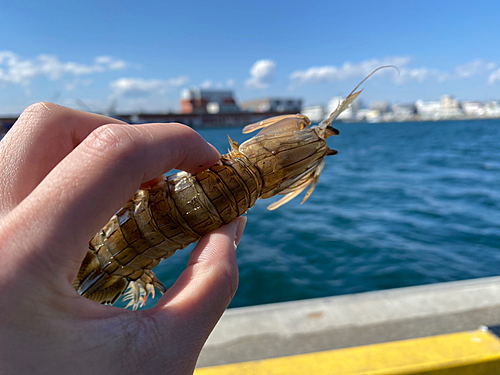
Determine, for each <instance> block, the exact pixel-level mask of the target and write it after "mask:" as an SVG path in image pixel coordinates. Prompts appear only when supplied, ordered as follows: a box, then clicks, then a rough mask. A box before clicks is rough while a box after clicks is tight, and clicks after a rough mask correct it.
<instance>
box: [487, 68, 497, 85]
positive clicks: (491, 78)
mask: <svg viewBox="0 0 500 375" xmlns="http://www.w3.org/2000/svg"><path fill="white" fill-rule="evenodd" d="M496 81H500V69H497V70H495V71H494V72H492V73H491V74H490V76H489V77H488V83H489V84H490V85H492V84H494V83H495V82H496Z"/></svg>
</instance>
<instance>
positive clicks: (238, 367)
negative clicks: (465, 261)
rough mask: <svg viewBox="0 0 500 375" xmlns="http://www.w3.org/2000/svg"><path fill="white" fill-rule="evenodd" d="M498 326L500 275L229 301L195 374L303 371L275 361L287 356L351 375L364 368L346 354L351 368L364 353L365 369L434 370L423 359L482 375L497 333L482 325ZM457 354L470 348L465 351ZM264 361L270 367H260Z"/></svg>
mask: <svg viewBox="0 0 500 375" xmlns="http://www.w3.org/2000/svg"><path fill="white" fill-rule="evenodd" d="M497 325H500V277H492V278H482V279H474V280H466V281H457V282H449V283H441V284H433V285H424V286H416V287H407V288H398V289H392V290H384V291H375V292H367V293H360V294H352V295H343V296H336V297H329V298H319V299H310V300H303V301H293V302H285V303H277V304H269V305H261V306H250V307H243V308H235V309H229V310H227V311H226V313H225V314H224V315H223V317H222V318H221V320H220V322H219V324H218V325H217V327H216V328H215V330H214V332H213V333H212V335H211V336H210V338H209V339H208V341H207V344H206V345H205V347H204V349H203V351H202V353H201V356H200V359H199V361H198V367H199V370H198V371H197V372H196V374H199V375H211V374H226V373H230V372H224V371H225V369H230V370H231V371H233V372H232V373H238V374H254V373H255V374H257V373H258V374H263V375H265V374H285V373H286V374H299V373H307V372H300V371H299V372H290V371H288V372H280V370H279V369H276V368H275V367H276V366H278V365H277V363H279V366H280V367H282V368H284V369H287V368H288V369H290V367H289V366H288V367H287V365H285V363H288V364H289V363H294V364H293V365H292V368H293V367H296V366H299V365H298V364H297V363H303V362H304V361H306V363H309V365H310V366H313V365H314V366H316V367H314V368H317V366H318V365H322V366H323V367H322V368H323V371H320V370H318V372H314V373H315V374H320V375H321V374H356V373H365V372H359V371H360V370H359V368H358V370H356V371H355V372H349V369H348V368H347V370H346V368H345V361H352V363H351V364H350V366H351V367H350V368H351V369H355V368H357V367H356V366H357V365H358V364H359V362H360V361H362V360H363V358H364V360H365V361H366V362H367V363H366V365H367V366H366V368H368V367H370V366H371V367H370V371H372V372H368V371H367V372H366V373H369V374H389V373H390V374H400V373H401V374H403V373H412V374H413V373H415V374H418V373H423V372H424V369H425V371H428V370H429V371H430V370H433V368H432V366H431V367H429V366H428V365H429V363H430V362H429V361H431V362H432V363H434V370H436V371H438V370H439V371H442V370H443V369H444V370H446V371H447V369H450V372H446V371H444V372H425V373H426V374H434V373H436V374H437V373H439V374H448V373H450V374H461V373H470V374H483V373H484V374H488V373H491V372H488V371H490V369H491V368H495V369H497V370H498V371H500V340H498V338H497V337H496V336H495V335H494V334H492V333H491V332H489V331H487V329H486V328H485V327H486V326H489V327H494V326H497ZM481 343H482V344H484V345H485V346H484V348H483V347H482V346H480V345H479V344H481ZM476 344H477V345H476ZM467 345H472V347H471V348H468V347H466V346H467ZM423 348H428V349H425V350H429V348H430V349H431V350H430V351H429V353H427V352H426V354H425V356H426V357H425V358H427V360H426V361H427V362H425V361H424V360H423V359H422V356H421V355H420V356H419V355H417V354H419V353H422V350H424V349H423ZM474 350H476V351H475V352H474ZM412 353H413V354H412ZM464 353H472V354H474V355H472V354H471V355H472V357H470V358H469V357H467V358H466V357H465V354H464ZM366 356H373V358H371V360H370V359H369V357H367V358H365V357H366ZM271 358H272V359H271ZM328 358H335V359H337V360H342V362H335V361H330V360H328ZM356 358H357V359H356ZM384 358H385V360H384ZM391 358H392V359H391ZM403 359H404V361H403V362H405V361H406V362H405V364H404V366H403V365H401V366H403V367H401V368H402V369H403V370H404V369H405V368H406V370H404V371H408V369H413V370H412V372H410V371H408V372H404V371H403V372H397V371H396V370H397V369H396V367H397V366H396V367H394V366H395V363H399V362H401V361H402V360H403ZM438 359H439V360H438ZM278 360H279V361H278ZM268 361H271V362H268ZM273 361H274V362H273ZM276 361H278V362H276ZM290 361H291V362H290ZM297 361H298V362H297ZM318 361H320V362H325V361H326V363H323V364H321V363H317V362H318ZM398 361H399V362H398ZM422 361H424V362H425V363H423V362H422ZM457 361H458V362H457ZM486 362H487V363H489V365H488V366H486V367H485V368H486V369H487V372H484V371H483V370H481V366H483V365H484V363H486ZM273 363H274V365H273ZM457 363H463V364H464V366H465V364H467V366H469V370H470V366H473V367H472V370H471V371H472V372H459V371H458V370H457V368H455V367H453V366H456V365H457ZM231 364H232V365H231ZM452 364H453V365H452ZM266 365H269V366H270V368H273V367H274V368H275V370H273V371H272V372H269V370H265V369H266V368H267V367H266ZM424 365H425V366H424ZM476 365H477V366H478V367H475V366H476ZM490 365H491V366H493V367H489V366H490ZM212 366H215V367H212ZM262 366H263V367H262ZM325 366H327V367H326V368H325ZM391 366H392V367H391ZM405 366H406V367H405ZM408 366H410V367H408ZM426 366H427V367H426ZM495 366H496V367H495ZM320 367H321V366H320ZM296 368H300V366H299V367H296ZM309 368H312V367H309ZM390 368H392V370H390V371H389V369H390ZM464 368H465V367H464ZM248 369H250V370H251V369H254V370H255V369H259V370H258V372H257V370H255V371H254V372H251V371H250V370H248ZM247 370H248V371H247ZM469 370H467V371H469ZM252 371H253V370H252ZM495 373H496V372H495Z"/></svg>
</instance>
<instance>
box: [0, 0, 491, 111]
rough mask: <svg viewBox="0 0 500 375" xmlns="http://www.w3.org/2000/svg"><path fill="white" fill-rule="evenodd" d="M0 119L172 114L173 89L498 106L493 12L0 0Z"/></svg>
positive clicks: (453, 5)
mask: <svg viewBox="0 0 500 375" xmlns="http://www.w3.org/2000/svg"><path fill="white" fill-rule="evenodd" d="M0 10H1V11H0V14H1V15H2V17H1V22H0V114H16V113H19V112H20V111H22V109H23V108H25V107H26V106H27V105H29V104H31V103H34V102H37V101H42V100H43V101H55V102H57V103H58V104H62V105H66V106H70V107H74V108H82V107H85V106H87V107H89V108H90V109H92V110H94V111H103V110H105V109H106V108H107V107H108V106H109V105H110V103H112V102H115V103H116V104H117V108H118V110H119V111H120V112H134V111H138V110H143V111H165V110H178V108H179V98H180V92H181V90H182V89H183V88H190V87H200V86H202V87H207V88H208V87H211V88H230V89H232V90H234V92H235V95H236V98H237V100H239V101H242V100H248V99H253V98H260V97H266V96H286V97H300V98H303V99H304V103H305V104H306V105H310V104H326V103H327V102H328V101H329V100H330V99H331V98H332V97H333V96H338V95H346V94H348V93H349V92H350V91H351V90H352V89H353V88H354V86H356V84H357V83H358V82H359V81H360V80H361V79H363V77H364V76H365V75H366V74H367V72H368V71H370V70H371V69H373V68H375V67H377V66H379V65H382V64H394V65H397V66H398V68H399V70H400V74H399V76H398V75H397V73H396V72H395V70H385V71H381V72H379V73H378V74H377V75H376V76H374V77H373V78H371V79H370V80H369V81H368V82H366V83H365V84H364V87H365V91H364V92H363V94H362V99H363V100H364V102H365V103H368V102H370V101H372V100H388V101H390V102H392V103H405V102H414V101H416V100H417V99H423V100H437V99H439V98H440V96H441V95H444V94H451V95H454V96H455V97H456V98H457V99H459V100H495V99H497V100H500V48H499V46H500V27H499V26H498V25H499V23H500V21H499V19H498V17H499V14H500V2H497V1H474V2H472V1H467V2H465V1H461V0H455V1H438V0H436V1H409V0H407V1H355V2H354V1H349V2H347V1H317V2H314V1H272V0H268V1H261V0H253V1H248V2H247V1H234V0H233V1H229V0H212V1H198V0H192V1H184V2H181V1H175V2H174V1H164V2H152V1H147V0H146V1H141V2H131V1H120V2H118V1H104V0H101V1H94V0H89V1H85V2H72V1H39V2H24V3H23V2H10V1H6V0H0Z"/></svg>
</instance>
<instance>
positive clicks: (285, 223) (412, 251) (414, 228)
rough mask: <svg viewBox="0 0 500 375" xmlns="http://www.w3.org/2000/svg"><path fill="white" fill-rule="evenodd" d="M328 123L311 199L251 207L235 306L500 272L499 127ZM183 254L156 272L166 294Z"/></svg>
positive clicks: (219, 138) (487, 123) (213, 137)
mask: <svg viewBox="0 0 500 375" xmlns="http://www.w3.org/2000/svg"><path fill="white" fill-rule="evenodd" d="M335 126H336V127H337V128H338V129H339V130H340V135H339V136H338V137H331V138H329V140H328V144H329V146H330V147H331V148H334V149H336V150H338V151H339V153H338V155H336V156H330V157H328V158H327V159H326V166H325V169H324V171H323V174H322V175H321V178H320V180H319V183H318V184H317V186H316V190H315V191H314V193H313V194H312V196H311V197H310V198H309V200H308V201H307V202H306V203H304V204H302V205H300V201H301V199H302V197H301V196H300V197H298V198H296V199H295V200H293V201H291V202H289V203H287V204H286V205H284V206H282V207H281V208H279V209H278V210H276V211H272V212H271V211H267V209H266V207H267V206H268V205H269V204H270V203H272V202H273V201H275V200H277V199H278V198H274V199H269V200H260V201H258V202H257V204H256V205H255V207H253V208H252V209H250V210H249V212H248V223H247V226H246V229H245V233H244V235H243V238H242V240H241V243H240V245H239V247H238V250H237V254H238V263H239V270H240V284H239V288H238V291H237V293H236V296H235V297H234V299H233V302H232V303H231V305H230V307H237V306H248V305H257V304H263V303H272V302H282V301H290V300H299V299H305V298H314V297H325V296H335V295H341V294H347V293H358V292H366V291H373V290H382V289H388V288H398V287H405V286H411V285H422V284H430V283H439V282H446V281H453V280H463V279H471V278H478V277H486V276H494V275H500V120H482V121H446V122H410V123H378V124H336V125H335ZM200 133H201V135H202V136H203V137H204V138H205V139H206V140H207V141H209V142H210V143H212V144H213V145H214V146H215V147H217V149H218V150H219V151H220V152H221V153H225V152H227V148H228V142H227V134H229V135H230V136H231V138H233V139H235V140H236V141H239V142H242V141H244V140H245V139H247V138H249V136H251V134H250V135H242V134H241V129H236V128H232V129H210V130H201V131H200ZM189 249H191V248H189ZM189 249H185V250H181V251H179V252H177V254H176V255H174V256H173V257H172V258H170V259H168V260H167V261H165V262H163V263H161V264H160V265H159V266H158V267H157V268H155V273H156V274H157V275H158V277H159V278H160V279H161V280H162V281H163V282H164V283H165V285H166V286H167V287H168V286H169V285H171V284H172V283H173V282H174V281H175V279H176V278H177V277H178V275H179V274H180V273H181V272H182V271H183V270H184V268H185V266H186V263H187V260H188V257H189V251H190V250H189Z"/></svg>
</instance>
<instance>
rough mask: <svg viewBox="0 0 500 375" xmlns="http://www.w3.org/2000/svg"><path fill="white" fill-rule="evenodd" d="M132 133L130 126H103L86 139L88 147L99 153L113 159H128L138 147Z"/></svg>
mask: <svg viewBox="0 0 500 375" xmlns="http://www.w3.org/2000/svg"><path fill="white" fill-rule="evenodd" d="M132 132H133V129H132V127H131V126H128V125H119V124H106V125H102V126H99V127H98V128H97V129H95V130H94V131H92V133H90V134H89V136H88V137H87V138H86V145H87V147H89V148H90V149H91V150H93V151H95V152H97V153H103V154H106V155H109V156H111V157H113V158H126V157H127V156H129V155H131V154H133V153H134V151H135V150H136V149H137V147H138V146H137V143H136V142H135V141H134V138H133V136H132Z"/></svg>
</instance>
